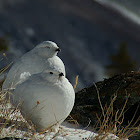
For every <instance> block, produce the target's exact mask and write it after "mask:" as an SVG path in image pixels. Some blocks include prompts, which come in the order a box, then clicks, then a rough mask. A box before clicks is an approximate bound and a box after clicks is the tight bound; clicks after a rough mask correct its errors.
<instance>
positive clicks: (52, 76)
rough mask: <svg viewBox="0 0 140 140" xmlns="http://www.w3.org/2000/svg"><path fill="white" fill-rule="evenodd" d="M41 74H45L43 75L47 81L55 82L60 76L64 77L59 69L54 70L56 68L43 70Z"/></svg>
mask: <svg viewBox="0 0 140 140" xmlns="http://www.w3.org/2000/svg"><path fill="white" fill-rule="evenodd" d="M43 75H45V76H44V77H45V78H46V79H47V80H48V81H49V82H56V81H58V80H61V79H62V77H64V74H63V73H62V72H60V71H59V70H56V69H51V70H48V69H47V70H44V71H43Z"/></svg>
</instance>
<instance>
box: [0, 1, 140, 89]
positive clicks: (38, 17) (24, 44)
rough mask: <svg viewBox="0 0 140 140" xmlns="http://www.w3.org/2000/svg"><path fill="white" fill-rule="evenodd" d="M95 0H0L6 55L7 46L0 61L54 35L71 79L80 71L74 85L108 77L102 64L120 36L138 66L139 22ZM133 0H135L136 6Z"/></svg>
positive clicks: (6, 61) (15, 56)
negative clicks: (6, 44)
mask: <svg viewBox="0 0 140 140" xmlns="http://www.w3.org/2000/svg"><path fill="white" fill-rule="evenodd" d="M97 1H98V0H97ZM97 1H93V0H1V1H0V37H2V38H3V37H4V38H5V39H6V40H7V42H8V50H7V51H6V56H7V57H6V58H5V57H3V56H2V53H4V52H5V51H4V50H3V51H1V58H2V57H3V58H4V59H3V60H1V61H0V63H1V65H0V66H1V68H2V67H4V66H5V65H7V64H9V63H10V62H11V61H15V60H17V59H18V58H19V57H21V56H22V55H23V54H24V53H26V52H27V51H30V50H31V49H32V48H33V47H35V46H36V45H37V44H38V43H40V42H42V41H44V40H52V41H54V42H56V43H57V44H58V46H59V47H60V48H61V50H62V51H61V53H59V56H60V58H61V59H62V60H63V62H64V63H65V66H66V72H67V77H68V79H69V80H70V81H71V82H72V84H74V79H75V77H76V75H79V82H78V89H81V88H83V87H87V86H89V85H92V83H93V82H97V81H100V80H103V78H105V77H107V75H106V74H105V71H106V69H105V66H106V65H109V64H110V63H111V59H110V55H111V54H116V53H117V52H118V50H119V48H120V44H121V43H122V42H125V44H126V46H127V51H128V54H129V55H130V58H131V59H132V61H137V66H136V68H135V69H132V70H138V69H139V64H140V26H139V24H138V23H137V22H136V21H135V22H134V21H133V20H132V19H130V18H128V17H127V16H124V14H123V13H122V12H120V11H119V10H116V9H115V8H114V7H113V6H112V5H110V4H111V3H105V4H103V3H99V2H97ZM110 1H111V0H110ZM123 2H125V3H123ZM137 2H138V1H136V0H135V1H133V4H135V5H136V8H137V7H138V5H137ZM118 3H119V4H124V5H125V4H126V6H128V7H129V8H130V9H131V10H132V11H134V12H137V9H136V8H135V7H134V6H133V5H132V4H131V3H130V2H128V3H127V2H126V1H125V0H124V1H123V0H119V1H118ZM135 10H136V11H135ZM130 12H131V11H130Z"/></svg>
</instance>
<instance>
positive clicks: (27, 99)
mask: <svg viewBox="0 0 140 140" xmlns="http://www.w3.org/2000/svg"><path fill="white" fill-rule="evenodd" d="M12 96H13V98H12V99H13V104H15V105H19V103H21V104H22V112H24V113H23V115H24V114H25V116H26V117H27V118H29V119H30V120H31V121H32V122H33V123H34V124H35V125H36V127H37V130H38V132H39V131H43V130H44V129H47V128H51V127H52V130H54V131H57V127H58V125H59V124H61V123H62V122H63V121H64V120H65V119H66V117H67V116H68V115H69V114H70V112H71V110H72V108H73V106H74V100H75V92H74V89H73V86H72V85H71V83H70V82H69V81H68V79H67V78H65V77H64V75H63V73H61V72H59V71H56V69H54V70H44V71H43V72H41V73H38V74H33V75H31V76H30V77H29V78H28V79H27V80H26V81H24V82H22V83H21V84H18V85H17V87H16V89H15V90H14V93H13V95H12ZM29 116H30V117H29Z"/></svg>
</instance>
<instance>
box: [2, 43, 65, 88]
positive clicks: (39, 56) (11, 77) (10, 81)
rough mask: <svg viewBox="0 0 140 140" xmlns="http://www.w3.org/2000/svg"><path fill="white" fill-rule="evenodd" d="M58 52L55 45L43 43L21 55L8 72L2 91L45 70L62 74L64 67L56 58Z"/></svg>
mask: <svg viewBox="0 0 140 140" xmlns="http://www.w3.org/2000/svg"><path fill="white" fill-rule="evenodd" d="M59 51H60V49H59V47H58V46H57V44H56V43H54V42H52V41H44V42H42V43H40V44H39V45H37V46H36V47H35V48H34V49H32V50H31V51H29V52H28V53H26V54H25V55H23V56H22V57H21V58H20V59H19V60H18V61H17V62H16V63H15V64H14V65H13V66H12V67H11V69H10V70H9V72H8V74H7V78H6V80H5V81H4V83H3V86H2V89H8V88H15V87H16V85H17V84H19V83H21V82H23V81H24V80H25V79H27V77H29V76H30V75H32V74H36V73H40V72H42V71H43V70H45V69H54V68H55V69H57V70H60V71H61V72H63V73H64V76H65V66H64V64H63V62H62V60H61V59H60V58H59V57H58V56H56V55H57V53H58V52H59Z"/></svg>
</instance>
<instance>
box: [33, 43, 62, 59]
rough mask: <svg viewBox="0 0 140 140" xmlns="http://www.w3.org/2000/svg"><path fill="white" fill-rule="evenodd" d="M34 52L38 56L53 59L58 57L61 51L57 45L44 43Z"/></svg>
mask: <svg viewBox="0 0 140 140" xmlns="http://www.w3.org/2000/svg"><path fill="white" fill-rule="evenodd" d="M34 50H35V51H36V53H38V55H40V56H44V57H47V58H51V57H53V56H56V55H57V53H58V52H59V51H61V50H60V48H59V47H58V46H57V44H56V43H54V42H52V41H43V42H42V43H40V44H38V45H37V46H36V47H35V48H34Z"/></svg>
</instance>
